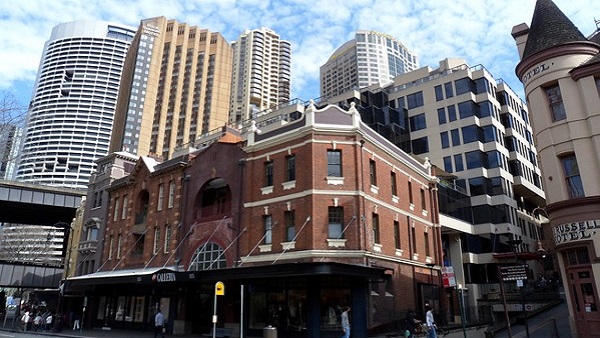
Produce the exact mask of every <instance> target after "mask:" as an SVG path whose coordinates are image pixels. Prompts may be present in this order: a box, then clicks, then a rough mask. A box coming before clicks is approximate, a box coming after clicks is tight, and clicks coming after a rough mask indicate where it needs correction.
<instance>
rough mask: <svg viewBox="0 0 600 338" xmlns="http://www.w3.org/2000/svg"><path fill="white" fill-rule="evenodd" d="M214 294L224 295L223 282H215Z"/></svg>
mask: <svg viewBox="0 0 600 338" xmlns="http://www.w3.org/2000/svg"><path fill="white" fill-rule="evenodd" d="M215 295H217V296H224V295H225V284H223V282H217V283H216V284H215Z"/></svg>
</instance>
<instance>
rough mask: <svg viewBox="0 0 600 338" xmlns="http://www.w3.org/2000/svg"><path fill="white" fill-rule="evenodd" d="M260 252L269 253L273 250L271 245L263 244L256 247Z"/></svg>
mask: <svg viewBox="0 0 600 338" xmlns="http://www.w3.org/2000/svg"><path fill="white" fill-rule="evenodd" d="M258 250H259V251H260V252H271V250H273V244H263V245H259V246H258Z"/></svg>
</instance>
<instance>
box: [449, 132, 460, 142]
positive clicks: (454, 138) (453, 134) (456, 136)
mask: <svg viewBox="0 0 600 338" xmlns="http://www.w3.org/2000/svg"><path fill="white" fill-rule="evenodd" d="M450 136H451V138H452V145H453V146H459V145H460V133H459V132H458V129H452V130H450Z"/></svg>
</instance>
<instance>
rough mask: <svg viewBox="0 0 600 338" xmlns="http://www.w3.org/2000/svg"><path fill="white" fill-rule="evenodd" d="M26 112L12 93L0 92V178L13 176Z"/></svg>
mask: <svg viewBox="0 0 600 338" xmlns="http://www.w3.org/2000/svg"><path fill="white" fill-rule="evenodd" d="M26 113H27V109H26V107H23V105H22V104H21V103H20V102H19V100H17V98H16V97H15V96H14V95H13V94H11V93H9V92H0V179H11V178H12V177H13V174H14V170H15V168H16V165H17V160H18V158H17V157H18V154H19V150H20V149H19V148H20V143H19V141H20V140H21V139H22V138H21V135H22V130H23V129H22V128H23V127H24V125H25V120H26V118H25V117H26V115H27V114H26Z"/></svg>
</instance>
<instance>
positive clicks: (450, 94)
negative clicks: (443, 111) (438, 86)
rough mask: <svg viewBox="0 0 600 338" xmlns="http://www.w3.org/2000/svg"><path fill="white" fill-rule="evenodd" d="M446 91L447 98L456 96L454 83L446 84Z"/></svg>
mask: <svg viewBox="0 0 600 338" xmlns="http://www.w3.org/2000/svg"><path fill="white" fill-rule="evenodd" d="M444 91H445V92H446V98H449V97H453V96H454V91H453V90H452V82H446V83H444Z"/></svg>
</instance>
